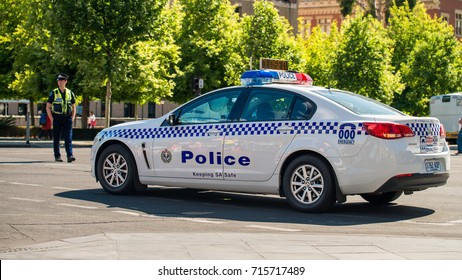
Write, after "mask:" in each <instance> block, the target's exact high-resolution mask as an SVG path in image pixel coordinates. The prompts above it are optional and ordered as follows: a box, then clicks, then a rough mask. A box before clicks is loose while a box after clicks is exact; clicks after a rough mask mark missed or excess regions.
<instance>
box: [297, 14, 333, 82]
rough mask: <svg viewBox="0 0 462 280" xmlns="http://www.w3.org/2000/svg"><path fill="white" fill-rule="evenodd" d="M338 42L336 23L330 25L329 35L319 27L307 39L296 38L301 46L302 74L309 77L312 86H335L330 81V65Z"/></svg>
mask: <svg viewBox="0 0 462 280" xmlns="http://www.w3.org/2000/svg"><path fill="white" fill-rule="evenodd" d="M339 41H340V33H339V31H338V28H337V22H333V23H332V25H331V29H330V33H329V34H327V33H326V32H323V31H321V28H320V26H316V27H315V28H313V29H312V30H311V34H310V35H309V36H307V38H302V37H299V38H298V42H299V44H301V45H302V46H303V63H304V66H303V72H305V73H307V74H309V75H310V76H311V78H312V79H313V84H314V85H317V86H331V85H333V84H335V83H333V81H332V65H333V61H334V58H335V50H336V49H337V48H338V45H339Z"/></svg>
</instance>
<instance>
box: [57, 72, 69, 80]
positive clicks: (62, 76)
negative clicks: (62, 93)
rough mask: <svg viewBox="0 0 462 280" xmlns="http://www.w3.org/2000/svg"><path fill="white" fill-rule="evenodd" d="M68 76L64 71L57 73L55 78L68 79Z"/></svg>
mask: <svg viewBox="0 0 462 280" xmlns="http://www.w3.org/2000/svg"><path fill="white" fill-rule="evenodd" d="M68 79H69V76H68V75H67V74H64V73H59V75H58V78H57V80H68Z"/></svg>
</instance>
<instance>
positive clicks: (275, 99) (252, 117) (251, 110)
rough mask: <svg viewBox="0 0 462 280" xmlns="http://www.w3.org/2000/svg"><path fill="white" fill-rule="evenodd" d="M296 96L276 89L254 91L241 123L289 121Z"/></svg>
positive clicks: (246, 105)
mask: <svg viewBox="0 0 462 280" xmlns="http://www.w3.org/2000/svg"><path fill="white" fill-rule="evenodd" d="M293 99H294V95H293V94H291V93H288V92H284V91H279V90H275V89H253V90H252V92H251V94H250V96H249V98H248V100H247V102H246V104H245V106H244V110H243V111H242V114H241V118H240V119H239V121H277V120H286V119H289V111H290V106H291V104H292V100H293Z"/></svg>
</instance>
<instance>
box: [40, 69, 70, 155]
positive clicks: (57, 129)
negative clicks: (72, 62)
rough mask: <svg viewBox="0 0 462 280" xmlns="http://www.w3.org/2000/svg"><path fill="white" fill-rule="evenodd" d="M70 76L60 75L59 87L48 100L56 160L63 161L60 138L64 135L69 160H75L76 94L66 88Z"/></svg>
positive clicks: (48, 112)
mask: <svg viewBox="0 0 462 280" xmlns="http://www.w3.org/2000/svg"><path fill="white" fill-rule="evenodd" d="M68 79H69V76H68V75H66V74H64V73H60V74H59V75H58V78H57V80H58V87H57V88H55V89H54V90H52V91H51V92H50V95H49V96H48V101H47V107H46V109H47V114H48V116H49V117H50V118H51V119H52V121H53V150H54V155H55V161H59V162H62V161H63V160H62V159H61V152H60V149H59V140H60V136H61V135H62V136H63V138H64V147H65V149H66V154H67V162H73V161H74V160H75V157H74V155H73V154H72V123H73V122H74V120H75V113H76V111H75V95H74V93H73V92H72V91H71V90H70V89H68V88H66V84H67V80H68Z"/></svg>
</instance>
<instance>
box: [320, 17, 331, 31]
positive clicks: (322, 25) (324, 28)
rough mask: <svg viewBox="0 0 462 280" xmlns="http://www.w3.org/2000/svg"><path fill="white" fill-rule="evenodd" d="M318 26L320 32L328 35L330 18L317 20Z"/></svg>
mask: <svg viewBox="0 0 462 280" xmlns="http://www.w3.org/2000/svg"><path fill="white" fill-rule="evenodd" d="M318 25H319V26H320V28H321V31H322V32H325V33H327V34H330V25H331V19H330V18H320V19H318Z"/></svg>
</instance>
